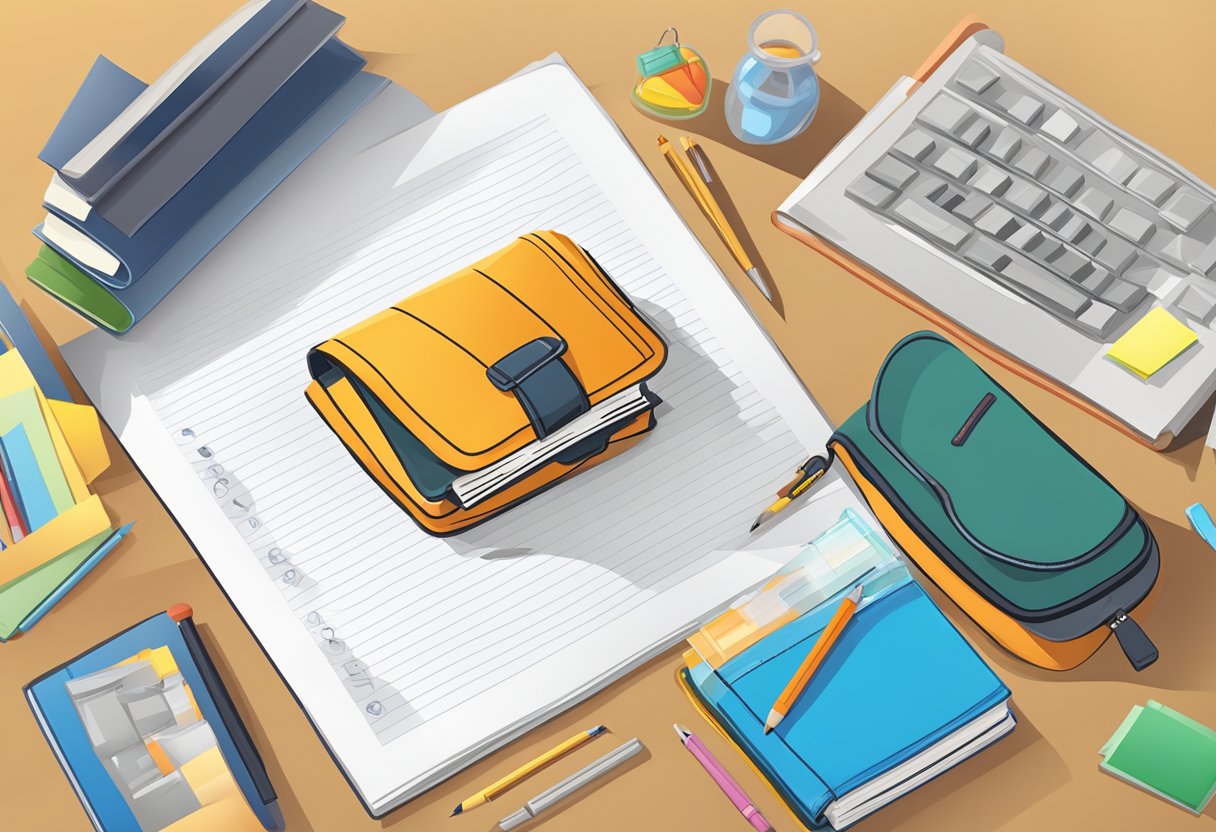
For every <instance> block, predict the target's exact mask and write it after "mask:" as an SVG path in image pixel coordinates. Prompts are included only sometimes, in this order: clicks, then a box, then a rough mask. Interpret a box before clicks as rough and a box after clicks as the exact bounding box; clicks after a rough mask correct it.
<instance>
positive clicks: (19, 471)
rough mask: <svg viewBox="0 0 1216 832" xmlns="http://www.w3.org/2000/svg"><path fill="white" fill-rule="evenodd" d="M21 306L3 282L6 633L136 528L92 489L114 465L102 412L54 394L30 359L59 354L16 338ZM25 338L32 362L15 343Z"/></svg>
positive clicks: (38, 612) (0, 536) (0, 543)
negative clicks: (123, 524)
mask: <svg viewBox="0 0 1216 832" xmlns="http://www.w3.org/2000/svg"><path fill="white" fill-rule="evenodd" d="M14 310H15V313H14ZM19 313H20V310H19V309H18V308H17V307H16V304H14V303H13V301H12V298H11V297H9V296H8V293H7V292H6V291H5V290H4V289H3V287H0V322H2V323H3V324H4V331H5V332H6V333H7V336H6V338H5V339H4V340H2V341H0V515H2V517H0V549H2V550H3V551H0V641H4V640H8V639H9V638H12V637H13V636H14V635H15V634H17V633H19V632H22V631H24V630H25V629H28V628H29V627H31V626H33V624H34V623H35V622H36V621H37V620H38V619H39V618H41V616H42V614H43V613H44V612H45V611H46V609H47V607H48V606H49V605H50V604H52V603H54V602H55V601H56V600H58V598H59V597H61V596H62V594H63V593H64V592H66V590H67V589H69V588H71V586H73V585H74V584H75V582H76V581H77V580H79V577H80V575H81V574H82V571H83V570H87V569H88V568H90V567H91V566H92V564H93V563H95V562H96V560H97V559H99V558H100V557H101V556H103V555H104V553H105V552H107V551H109V549H110V548H112V547H113V546H114V545H115V543H117V541H118V539H120V538H121V537H122V535H123V534H125V532H126V529H125V528H124V529H120V530H118V531H114V529H113V528H112V527H111V525H110V518H109V517H108V516H107V515H106V511H105V509H104V508H103V507H102V505H101V500H99V499H98V498H97V496H96V495H94V494H91V493H90V491H89V484H90V483H91V482H92V481H93V479H94V478H96V477H97V476H98V475H99V474H100V473H101V472H102V471H104V470H105V469H106V468H108V467H109V464H110V459H109V456H108V455H107V453H106V448H105V443H104V442H103V441H102V437H101V422H100V421H99V419H98V417H97V411H95V410H94V409H93V408H91V407H88V406H86V405H79V404H73V403H72V402H69V401H62V400H58V399H48V398H47V397H46V395H45V394H44V393H43V389H42V385H40V384H39V382H38V380H36V379H35V376H34V373H33V372H31V370H30V366H31V365H32V366H35V367H40V368H41V367H43V366H45V367H50V364H49V359H46V357H45V354H44V353H42V352H41V347H40V346H39V345H38V344H37V342H36V341H33V342H28V339H25V338H21V337H15V336H14V334H13V330H14V329H15V324H16V325H20V324H21V323H24V321H23V320H19V319H18V318H17V317H16V315H19ZM22 341H27V344H28V345H23V347H24V348H26V349H29V350H30V351H31V352H32V353H34V355H33V356H32V357H31V360H30V362H29V364H27V363H26V361H25V359H24V358H23V357H22V354H21V353H20V352H19V351H18V350H17V349H16V348H13V345H14V344H15V343H20V342H22ZM44 377H47V378H48V384H47V386H48V387H51V386H55V387H62V382H61V381H60V380H59V379H58V377H57V376H56V377H54V378H53V379H52V378H51V377H49V376H44ZM57 392H58V391H57Z"/></svg>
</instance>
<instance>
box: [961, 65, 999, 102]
mask: <svg viewBox="0 0 1216 832" xmlns="http://www.w3.org/2000/svg"><path fill="white" fill-rule="evenodd" d="M996 79H997V74H996V73H995V72H992V71H991V70H989V69H988V68H987V67H985V66H983V65H982V64H979V63H976V62H974V61H972V62H970V63H968V64H967V65H966V66H964V67H963V68H962V69H961V70H959V73H958V75H956V76H955V78H954V80H955V83H957V84H958V85H959V86H960V87H963V88H964V89H968V90H971V92H973V93H975V94H976V95H979V94H980V93H982V92H983V91H984V90H986V89H988V88H989V87H991V86H992V85H993V84H994V83H995V82H996Z"/></svg>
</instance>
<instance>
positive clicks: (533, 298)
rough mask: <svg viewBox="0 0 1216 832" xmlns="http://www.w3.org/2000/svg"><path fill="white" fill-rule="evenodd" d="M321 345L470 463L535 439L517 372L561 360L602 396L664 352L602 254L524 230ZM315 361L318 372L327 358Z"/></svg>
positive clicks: (398, 413)
mask: <svg viewBox="0 0 1216 832" xmlns="http://www.w3.org/2000/svg"><path fill="white" fill-rule="evenodd" d="M521 348H522V349H521ZM315 352H317V353H321V354H323V355H324V356H325V357H327V358H328V359H330V361H332V362H333V363H336V364H337V365H339V366H341V367H342V368H343V369H344V370H345V371H346V372H347V373H353V374H354V375H356V376H358V378H359V380H360V381H361V382H362V383H363V385H364V387H365V388H366V389H367V390H368V391H369V392H370V393H371V394H372V395H374V396H376V397H377V398H378V399H379V400H380V401H381V402H382V403H383V404H384V405H385V407H386V408H388V410H389V411H390V412H391V413H392V414H393V415H394V416H395V417H396V418H397V419H399V420H400V421H401V423H402V424H403V425H404V426H405V427H406V428H407V429H408V430H410V431H411V432H413V433H414V434H415V435H416V436H417V437H418V438H419V439H420V440H421V441H422V443H423V444H424V445H426V447H427V448H429V449H430V450H431V451H432V452H434V453H435V455H436V456H437V457H439V459H440V460H442V461H443V462H444V463H446V464H448V465H451V466H453V467H455V468H458V469H461V470H467V471H472V470H477V469H479V468H482V467H485V466H486V465H489V464H491V463H493V462H496V461H498V460H499V459H502V458H503V457H505V456H507V455H509V454H511V453H514V452H515V451H517V450H519V449H520V448H522V447H523V446H525V445H527V444H528V443H530V442H532V441H535V440H536V439H537V438H538V431H537V429H536V428H535V427H534V426H533V424H534V422H533V418H535V416H536V414H534V413H533V414H531V415H532V417H533V418H530V414H529V412H528V411H527V410H525V407H524V406H523V405H522V404H521V398H520V397H517V395H516V392H515V388H516V387H517V386H519V385H518V384H517V382H520V381H522V380H525V379H527V378H528V377H529V376H531V375H533V374H535V373H537V372H538V371H541V370H544V369H545V368H546V367H548V368H549V369H556V364H555V362H558V361H560V362H562V366H563V367H564V369H563V370H562V374H564V375H565V376H566V377H567V386H574V387H576V388H577V386H579V385H581V387H582V392H585V395H586V398H587V400H588V403H589V405H590V406H594V405H595V404H597V403H598V402H600V401H602V400H604V399H606V398H608V397H610V396H612V395H614V394H616V393H618V392H620V391H622V390H624V389H626V388H628V387H631V386H633V385H636V384H638V383H640V382H642V381H644V380H646V379H647V378H649V377H650V376H652V375H653V374H654V373H655V372H656V371H657V370H658V369H659V367H661V366H662V363H663V361H664V359H665V357H666V347H665V345H664V344H663V341H662V339H661V338H660V337H659V336H658V334H657V333H655V331H654V330H653V329H651V327H650V326H649V325H648V324H647V323H646V321H645V320H644V319H643V318H642V317H641V316H640V315H639V314H638V313H637V311H636V310H634V308H633V307H632V305H631V304H630V303H629V302H628V300H627V299H626V298H625V297H624V296H623V295H622V294H621V293H620V291H619V290H618V289H616V287H615V286H614V285H613V284H612V283H611V281H610V280H609V278H608V277H607V276H606V275H605V274H604V273H603V272H602V270H600V269H599V268H598V266H596V265H595V263H594V261H592V260H591V259H590V258H589V256H587V255H586V253H585V252H583V250H582V249H581V248H579V246H577V245H575V244H574V243H573V242H571V241H570V240H569V239H567V238H566V237H564V236H562V235H560V234H556V233H553V232H538V233H535V234H529V235H527V236H525V237H522V238H520V239H518V240H516V241H515V242H513V243H511V244H510V245H508V246H507V247H506V248H504V249H501V250H500V251H498V252H496V253H494V254H492V255H490V256H489V257H487V258H485V259H484V260H481V261H480V262H478V263H475V264H474V265H472V266H470V267H469V268H467V269H464V270H462V271H460V272H457V273H456V274H453V275H451V276H449V277H447V278H444V279H443V280H441V281H439V282H437V283H434V284H432V285H431V286H429V287H427V288H425V289H423V290H422V291H420V292H418V293H416V294H414V295H411V296H410V297H408V298H406V299H405V300H403V301H401V302H400V303H398V304H396V305H395V306H393V307H391V308H389V309H387V310H385V311H383V312H381V313H379V314H377V315H375V316H373V317H372V318H370V319H368V320H367V321H364V322H363V323H361V324H358V325H356V326H354V327H352V328H350V329H349V330H347V331H345V332H343V333H342V334H340V335H338V336H337V337H336V338H333V339H331V340H330V341H327V342H325V343H324V344H322V345H320V346H319V347H317V348H316V351H315ZM309 363H310V368H311V369H312V372H313V376H314V377H317V376H319V375H320V370H322V369H323V365H324V364H325V363H326V362H324V361H317V360H316V358H315V356H314V357H310V362H309ZM567 371H568V372H567ZM570 377H572V378H573V380H576V381H577V385H574V384H573V381H570Z"/></svg>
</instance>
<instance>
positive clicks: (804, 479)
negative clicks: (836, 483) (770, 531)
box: [748, 456, 828, 532]
mask: <svg viewBox="0 0 1216 832" xmlns="http://www.w3.org/2000/svg"><path fill="white" fill-rule="evenodd" d="M827 472H828V463H827V461H826V460H824V459H823V457H818V456H813V457H811V458H810V459H808V460H807V461H806V462H804V463H802V464H801V465H799V466H798V470H797V471H796V472H795V474H794V478H793V479H792V480H790V481H789V482H788V483H786V484H785V485H784V486H782V488H781V490H780V491H778V492H777V500H776V502H774V503H773V504H772V505H770V506H769V507H768V508H766V509H765V510H764V511H762V512H760V514H759V515H757V516H756V520H755V522H754V523H752V527H751V528H750V529H748V531H751V532H754V531H755V530H756V529H758V528H760V525H761V524H762V523H767V522H768V521H769V520H771V519H773V517H775V516H776V515H777V513H778V512H780V511H781V510H782V509H784V508H785V507H786V506H788V505H789V504H790V503H792V502H794V500H795V499H796V498H797V497H800V496H801V495H803V494H805V493H806V491H807V489H808V488H810V487H811V486H812V485H814V484H815V482H816V481H817V480H818V479H819V478H820V477H822V476H823V475H824V474H826V473H827Z"/></svg>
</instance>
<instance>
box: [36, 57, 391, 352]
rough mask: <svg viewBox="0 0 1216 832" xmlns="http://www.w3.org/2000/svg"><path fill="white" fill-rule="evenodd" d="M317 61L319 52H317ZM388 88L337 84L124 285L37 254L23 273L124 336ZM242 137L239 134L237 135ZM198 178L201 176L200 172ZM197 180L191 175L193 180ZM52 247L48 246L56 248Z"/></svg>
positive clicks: (377, 81) (375, 79)
mask: <svg viewBox="0 0 1216 832" xmlns="http://www.w3.org/2000/svg"><path fill="white" fill-rule="evenodd" d="M319 56H320V53H318V57H319ZM360 60H361V59H360ZM387 83H388V82H387V81H386V80H385V79H384V78H381V77H380V76H377V75H371V74H370V73H366V72H357V73H356V74H355V75H354V77H352V78H351V79H350V80H349V81H348V83H346V84H344V85H342V86H341V87H340V88H339V89H338V90H337V92H335V93H334V94H333V95H331V96H330V97H329V98H328V100H326V101H325V102H324V103H323V104H321V106H320V107H319V108H317V110H316V111H315V112H314V113H313V114H312V115H311V116H310V117H309V118H307V120H305V121H304V122H303V123H302V124H301V125H300V126H299V128H298V129H296V130H295V132H294V133H292V134H291V135H289V136H288V137H287V138H286V139H285V140H283V141H282V143H281V144H279V146H278V147H276V148H274V149H273V151H272V152H271V153H270V154H269V155H268V156H265V157H264V160H263V161H261V163H260V164H257V166H256V167H253V168H252V170H250V171H249V172H248V173H247V174H245V175H244V177H243V178H242V179H240V181H239V182H238V183H237V184H236V185H235V186H234V187H232V189H231V190H229V191H228V193H226V194H224V196H223V197H222V198H220V199H219V201H217V202H216V203H215V204H214V205H213V206H212V207H211V208H210V210H208V211H207V212H206V213H205V214H204V215H203V216H202V218H201V219H199V220H198V221H197V222H195V223H194V224H193V225H192V226H190V228H189V230H187V231H186V232H185V233H184V234H182V235H181V236H180V237H179V238H178V239H177V241H176V242H175V243H174V244H173V245H172V246H170V247H169V248H168V250H166V251H165V252H164V253H163V254H162V255H161V256H160V257H158V258H157V259H156V261H155V262H154V263H153V264H152V265H151V266H150V267H149V268H148V269H147V271H146V272H145V273H144V274H143V275H142V276H141V277H140V278H139V279H138V280H136V281H135V282H133V283H132V284H131V285H130V286H129V287H127V288H125V289H115V288H110V287H105V286H103V285H102V284H100V283H98V282H96V281H94V280H92V279H91V278H90V277H89V276H88V275H87V274H85V273H83V272H81V271H80V270H79V269H75V268H73V267H72V265H71V264H70V263H69V264H67V266H68V273H64V272H63V271H59V269H61V268H62V264H48V263H46V262H45V261H44V260H43V259H42V258H41V257H40V258H39V259H38V260H35V261H34V262H33V263H31V264H30V266H29V267H27V269H26V274H27V275H28V276H29V278H30V279H31V280H33V281H34V282H35V283H37V284H38V285H39V286H41V287H42V288H43V289H44V290H46V291H47V292H49V293H50V294H51V295H53V296H55V297H57V298H58V299H59V300H61V301H63V302H64V303H65V304H67V305H68V306H70V307H72V308H73V309H75V310H77V311H78V312H80V313H81V314H83V315H84V316H85V317H87V318H89V320H91V321H93V322H94V323H97V324H98V325H100V326H102V327H104V328H106V329H108V330H110V331H111V332H115V333H122V332H126V331H127V330H129V329H130V328H131V327H132V326H134V325H135V324H136V323H137V322H138V321H140V320H141V319H142V318H143V317H144V316H145V315H147V314H148V313H149V312H150V311H151V310H152V308H153V307H155V306H156V304H158V303H160V302H161V301H162V300H163V299H164V298H165V296H166V295H168V294H169V292H170V291H172V290H173V288H174V287H175V286H177V284H178V283H180V282H181V280H182V279H183V278H184V277H185V276H186V275H187V274H188V273H189V272H190V270H191V269H193V268H194V267H195V266H196V265H198V263H199V261H200V260H202V259H203V257H205V256H206V255H207V254H208V253H209V252H210V251H211V249H213V248H214V247H215V246H216V245H217V244H218V243H219V241H220V240H222V239H223V238H224V237H225V236H227V234H228V233H229V232H230V231H232V229H233V228H235V227H236V226H237V225H238V224H239V223H240V221H241V220H242V219H244V218H245V216H246V215H248V214H249V212H250V211H252V210H253V209H254V208H256V207H257V205H258V204H259V203H260V202H261V201H262V200H263V199H265V198H266V197H267V196H268V195H269V194H270V192H271V191H273V190H274V189H275V188H276V187H278V185H279V184H280V183H281V182H282V181H283V180H284V179H286V178H287V176H288V175H289V174H290V173H291V172H292V171H293V170H295V168H296V167H298V166H299V165H300V163H301V162H303V161H304V160H305V159H306V158H308V156H309V155H310V154H311V153H312V152H313V151H314V150H316V149H317V148H318V147H320V146H321V144H323V143H324V142H325V140H326V139H327V138H329V136H330V135H332V134H333V132H334V131H335V130H337V129H338V128H339V127H341V126H342V125H343V124H345V123H346V121H347V120H348V119H350V117H351V116H352V115H354V114H355V112H356V111H358V110H359V108H360V107H362V106H363V105H364V104H366V103H367V102H368V101H370V100H371V99H372V98H373V97H374V96H375V95H376V94H377V93H378V92H380V90H382V89H383V88H384V87H385V85H387ZM276 99H277V96H276ZM274 103H275V101H274V100H272V101H271V102H268V103H267V105H266V107H264V108H263V110H266V109H267V108H269V107H270V106H271V105H272V104H274ZM261 115H262V111H259V113H258V116H261ZM251 123H252V119H251ZM271 123H273V122H271ZM267 126H269V125H267ZM243 133H244V131H242V134H243ZM240 135H241V134H238V136H237V138H234V139H233V141H232V142H230V143H229V144H228V145H226V146H225V147H224V149H223V150H221V151H220V153H217V154H216V155H215V157H214V158H213V159H212V161H211V163H209V165H208V167H210V165H212V164H216V163H217V161H219V160H222V159H225V158H226V154H227V153H229V152H230V148H233V146H234V145H236V144H237V139H239V138H240ZM231 152H233V153H234V155H235V157H236V158H235V159H234V160H233V161H232V163H233V164H237V163H239V161H240V159H242V158H244V157H242V155H241V153H240V152H239V151H231ZM259 158H261V154H259ZM224 164H227V162H224ZM201 176H202V174H200V177H201ZM200 177H196V179H197V178H200ZM35 234H37V235H38V236H39V237H40V238H42V239H43V240H44V241H45V239H46V238H45V236H44V235H43V233H42V228H41V226H39V227H38V228H36V229H35ZM51 247H52V248H53V246H51ZM60 253H62V252H60ZM82 281H83V282H85V283H91V284H94V287H99V288H101V289H104V290H105V293H106V303H107V309H106V310H105V314H102V313H101V310H99V309H97V308H96V307H95V306H94V305H93V304H94V301H91V300H88V299H90V298H95V296H96V293H95V292H94V293H92V294H90V293H87V292H85V291H82ZM84 288H89V287H84Z"/></svg>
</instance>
